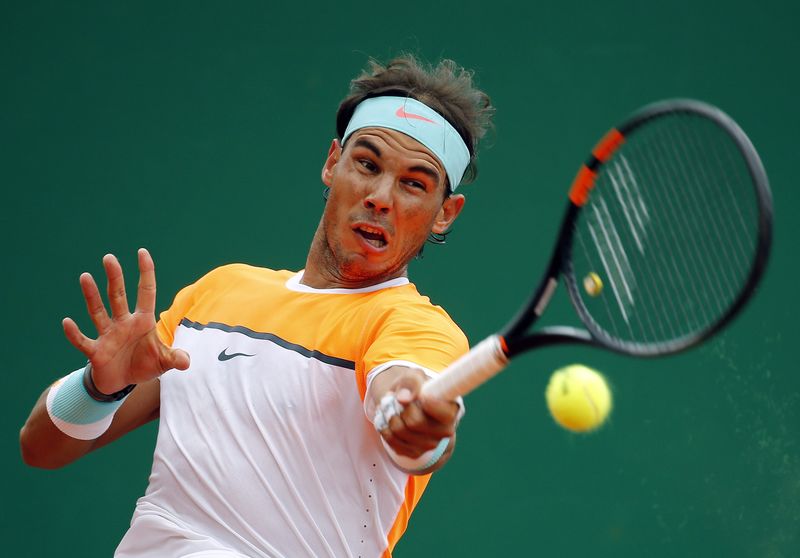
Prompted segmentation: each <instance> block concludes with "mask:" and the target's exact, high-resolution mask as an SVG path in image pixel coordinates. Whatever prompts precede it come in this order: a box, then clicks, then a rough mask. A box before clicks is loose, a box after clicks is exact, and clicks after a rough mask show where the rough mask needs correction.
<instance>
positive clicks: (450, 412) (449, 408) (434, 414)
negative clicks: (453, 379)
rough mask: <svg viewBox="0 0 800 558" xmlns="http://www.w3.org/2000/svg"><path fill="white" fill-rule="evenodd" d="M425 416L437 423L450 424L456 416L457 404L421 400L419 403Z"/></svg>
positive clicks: (439, 400)
mask: <svg viewBox="0 0 800 558" xmlns="http://www.w3.org/2000/svg"><path fill="white" fill-rule="evenodd" d="M419 403H420V406H421V407H422V410H423V411H424V412H425V414H426V415H428V416H429V417H431V418H432V419H434V420H435V421H437V422H440V423H444V424H450V423H452V422H453V421H455V420H456V416H458V403H456V402H455V401H447V400H444V399H433V398H431V399H427V398H426V399H421V400H420V401H419Z"/></svg>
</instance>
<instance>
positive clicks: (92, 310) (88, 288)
mask: <svg viewBox="0 0 800 558" xmlns="http://www.w3.org/2000/svg"><path fill="white" fill-rule="evenodd" d="M79 281H80V284H81V292H82V293H83V298H84V300H86V310H87V311H88V312H89V317H90V318H91V319H92V323H93V324H94V327H95V328H96V329H97V333H100V334H102V333H103V332H105V331H106V330H107V329H108V328H109V326H110V325H111V318H109V317H108V312H106V307H105V305H104V304H103V299H102V298H101V297H100V291H99V290H98V288H97V283H95V282H94V278H93V277H92V276H91V274H89V273H81V277H80V280H79ZM70 321H72V320H70ZM73 323H75V322H73ZM76 327H77V326H76Z"/></svg>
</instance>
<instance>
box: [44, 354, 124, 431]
mask: <svg viewBox="0 0 800 558" xmlns="http://www.w3.org/2000/svg"><path fill="white" fill-rule="evenodd" d="M87 368H89V367H88V366H87V367H84V368H79V369H78V370H75V371H74V372H72V373H71V374H68V375H67V376H64V377H63V378H61V379H60V380H58V381H57V382H56V383H54V384H53V385H52V386H51V387H50V391H49V392H48V393H47V403H46V406H47V414H48V415H49V416H50V420H52V421H53V424H54V425H55V426H56V428H58V429H59V430H60V431H61V432H63V433H64V434H66V435H67V436H69V437H71V438H75V439H78V440H94V439H95V438H98V437H99V436H100V435H101V434H103V432H105V431H106V430H108V427H109V426H111V421H112V419H113V418H114V413H115V412H116V411H117V409H119V408H120V406H121V405H122V403H123V402H124V400H125V395H123V396H122V397H121V398H120V399H117V400H111V401H98V400H96V399H94V398H93V397H92V396H91V395H89V392H88V391H87V389H86V387H85V383H84V382H85V374H86V369H87ZM89 372H90V373H91V369H90V370H89ZM129 387H130V386H129ZM96 389H97V388H96V387H95V390H96ZM125 389H128V388H125ZM123 391H124V390H123ZM98 393H100V392H99V391H98ZM118 393H119V392H118ZM128 393H130V390H128ZM101 395H103V394H101Z"/></svg>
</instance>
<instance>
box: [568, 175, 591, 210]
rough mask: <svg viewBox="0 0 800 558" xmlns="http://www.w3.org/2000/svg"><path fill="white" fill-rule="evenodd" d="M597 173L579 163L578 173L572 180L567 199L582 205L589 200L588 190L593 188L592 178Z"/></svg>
mask: <svg viewBox="0 0 800 558" xmlns="http://www.w3.org/2000/svg"><path fill="white" fill-rule="evenodd" d="M596 176H597V173H596V172H594V171H593V170H592V169H590V168H589V167H587V166H586V165H581V168H580V170H579V171H578V175H577V176H576V177H575V180H574V181H573V182H572V188H570V190H569V199H570V200H571V201H572V203H574V204H575V205H577V206H578V207H582V206H583V205H585V204H586V202H587V201H588V200H589V191H590V190H591V189H592V188H594V179H595V177H596Z"/></svg>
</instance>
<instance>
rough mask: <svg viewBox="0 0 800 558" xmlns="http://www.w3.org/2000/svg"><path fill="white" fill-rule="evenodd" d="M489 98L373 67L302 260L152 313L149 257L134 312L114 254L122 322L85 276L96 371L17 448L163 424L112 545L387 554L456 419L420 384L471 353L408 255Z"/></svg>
mask: <svg viewBox="0 0 800 558" xmlns="http://www.w3.org/2000/svg"><path fill="white" fill-rule="evenodd" d="M492 110H493V109H492V107H491V105H490V102H489V98H488V97H487V96H486V95H485V94H484V93H483V92H481V91H479V90H477V89H476V88H475V87H474V86H473V83H472V78H471V73H470V72H468V71H465V70H464V69H463V68H460V67H458V66H457V65H455V64H454V63H453V62H452V61H443V62H441V63H440V64H439V65H438V66H436V67H426V66H423V65H421V64H420V63H418V62H417V61H416V60H415V59H414V58H413V57H410V56H405V57H401V58H398V59H395V60H393V61H391V62H390V63H389V64H387V65H386V66H383V65H380V64H378V63H372V64H371V65H370V67H369V69H368V70H367V71H365V72H364V73H363V74H362V75H361V76H359V77H358V78H357V79H355V80H354V81H353V82H352V83H351V91H350V94H349V95H348V96H347V97H346V98H345V99H344V101H343V102H342V103H341V105H340V106H339V110H338V113H337V117H336V122H337V136H338V137H337V138H336V139H334V140H333V141H332V143H331V145H330V149H329V150H328V157H327V160H326V161H325V164H324V166H323V168H322V182H323V183H324V184H325V186H326V187H327V188H329V193H328V199H327V202H326V204H325V208H324V211H323V214H322V218H321V220H320V223H319V226H318V228H317V230H316V233H315V235H314V238H313V240H312V243H311V247H310V249H309V252H308V256H307V260H306V266H305V269H304V270H302V271H299V272H290V271H273V270H269V269H264V268H257V267H251V266H248V265H242V264H234V265H228V266H224V267H221V268H218V269H215V270H213V271H211V272H210V273H208V274H207V275H205V276H204V277H202V278H201V279H199V280H198V281H197V282H196V283H194V284H192V285H189V286H188V287H186V288H184V289H183V290H181V291H180V292H179V293H178V295H177V296H176V298H175V300H174V302H173V304H172V306H171V307H170V308H169V309H168V310H167V311H165V312H163V313H162V314H161V315H160V319H159V320H158V322H156V319H155V313H154V312H155V292H156V279H155V271H154V265H153V260H152V258H151V256H150V254H149V253H148V252H147V251H146V250H144V249H142V250H140V251H139V256H138V264H139V272H140V278H139V286H138V292H137V297H136V307H135V310H134V312H133V313H131V312H130V311H129V305H128V297H127V293H126V290H125V285H124V283H123V275H122V269H121V267H120V264H119V263H118V261H117V259H116V258H115V257H114V256H112V255H107V256H105V257H104V258H103V265H104V268H105V272H106V274H107V276H108V300H109V306H110V314H109V313H108V311H107V310H106V308H105V306H104V304H103V301H102V299H101V297H100V294H99V291H98V287H97V285H96V283H95V281H94V279H93V278H92V277H91V275H89V274H88V273H84V274H83V275H81V278H80V285H81V289H82V291H83V295H84V297H85V299H86V304H87V308H88V312H89V315H90V317H91V319H92V322H93V323H94V325H95V327H96V329H97V331H98V336H97V338H96V339H91V338H89V337H87V336H85V335H84V334H83V333H82V332H81V331H80V329H79V328H78V326H77V325H76V324H75V322H74V321H72V320H71V319H69V318H66V319H65V320H64V324H63V325H64V331H65V333H66V336H67V338H68V339H69V340H70V342H71V343H72V344H73V345H74V346H75V347H76V348H77V349H78V350H79V351H81V352H82V353H83V354H84V355H85V356H86V357H87V359H88V364H86V366H83V367H81V368H80V369H78V370H75V371H74V372H72V373H71V374H67V375H66V376H65V377H63V378H61V379H60V380H58V381H56V382H55V383H54V384H53V385H51V386H50V387H49V388H48V389H47V390H45V392H44V393H43V394H42V395H41V397H40V398H39V401H38V402H37V403H36V406H35V407H34V409H33V411H32V413H31V415H30V417H29V418H28V420H27V422H26V424H25V426H24V427H23V428H22V431H21V434H20V439H21V447H22V454H23V458H24V460H25V461H26V462H27V463H29V464H30V465H33V466H36V467H44V468H57V467H61V466H64V465H66V464H68V463H70V462H72V461H74V460H76V459H78V458H79V457H81V456H82V455H84V454H86V453H88V452H90V451H92V450H95V449H97V448H99V447H101V446H103V445H105V444H108V443H109V442H112V441H114V440H116V439H117V438H119V437H120V436H123V435H124V434H126V433H127V432H130V431H131V430H133V429H135V428H137V427H139V426H141V425H143V424H145V423H147V422H149V421H151V420H154V419H156V418H159V419H160V422H159V431H158V440H157V443H156V449H155V454H154V457H153V468H152V473H151V475H150V481H149V486H148V488H147V491H146V493H145V495H144V496H143V497H142V498H140V499H139V501H138V502H137V504H136V510H135V512H134V515H133V519H132V521H131V526H130V529H129V530H128V532H127V534H126V535H125V537H124V538H123V539H122V541H121V543H120V544H119V547H118V548H117V550H116V554H115V555H116V556H117V557H120V558H129V557H160V558H163V557H178V556H192V557H196V558H199V557H225V558H232V557H242V556H258V557H291V558H294V557H299V556H320V557H322V556H335V557H341V556H352V557H356V556H363V557H368V556H370V557H377V556H390V555H391V552H392V549H393V548H394V546H395V544H396V543H397V541H398V539H399V538H400V536H401V535H402V534H403V532H404V531H405V529H406V525H407V523H408V520H409V517H410V515H411V513H412V511H413V509H414V507H415V506H416V504H417V502H418V501H419V498H420V496H421V495H422V492H423V490H424V489H425V486H426V485H427V483H428V480H429V476H430V473H431V472H433V471H435V470H437V469H438V468H440V467H441V466H442V465H443V464H444V463H445V462H446V461H447V460H448V458H449V456H450V455H451V453H452V451H453V448H454V445H455V432H456V426H457V422H458V419H459V418H460V415H461V414H462V406H461V404H460V402H453V401H443V400H428V399H422V398H420V397H418V394H419V392H420V387H421V386H422V384H423V383H424V382H425V381H426V379H427V378H429V377H430V376H431V375H433V374H435V373H437V372H439V371H441V370H442V369H443V368H445V367H446V366H447V365H448V364H450V362H452V361H453V360H454V359H456V358H457V357H458V356H460V355H461V354H463V353H464V352H466V351H467V349H468V346H467V341H466V338H465V337H464V335H463V333H462V332H461V331H460V330H459V329H458V327H457V326H456V325H455V324H454V323H453V321H452V320H451V319H450V317H449V316H448V315H447V314H446V313H445V311H444V310H442V309H441V308H440V307H438V306H434V305H432V304H431V303H430V301H429V300H428V298H426V297H424V296H422V295H420V294H419V293H418V292H417V289H416V287H415V286H414V285H413V284H412V283H410V282H409V280H408V277H407V270H408V264H409V261H410V260H411V259H413V258H414V257H415V256H416V255H417V254H418V253H419V252H420V251H421V250H422V247H423V244H424V243H425V241H426V239H427V238H428V237H429V235H431V234H433V235H444V234H445V233H446V232H447V230H448V229H449V228H450V226H451V225H452V224H453V222H454V221H455V219H456V218H457V217H458V215H459V213H460V212H461V210H462V208H463V206H464V197H463V195H462V194H460V193H455V191H456V188H457V187H458V186H459V185H460V184H461V183H463V182H466V181H468V180H470V179H471V178H473V177H474V175H475V147H476V145H477V142H478V140H479V139H480V138H481V137H482V136H483V135H484V132H485V130H486V128H487V126H488V124H489V118H490V116H491V112H492ZM387 395H388V397H387ZM394 401H399V402H400V403H402V406H399V405H396V404H394Z"/></svg>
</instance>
